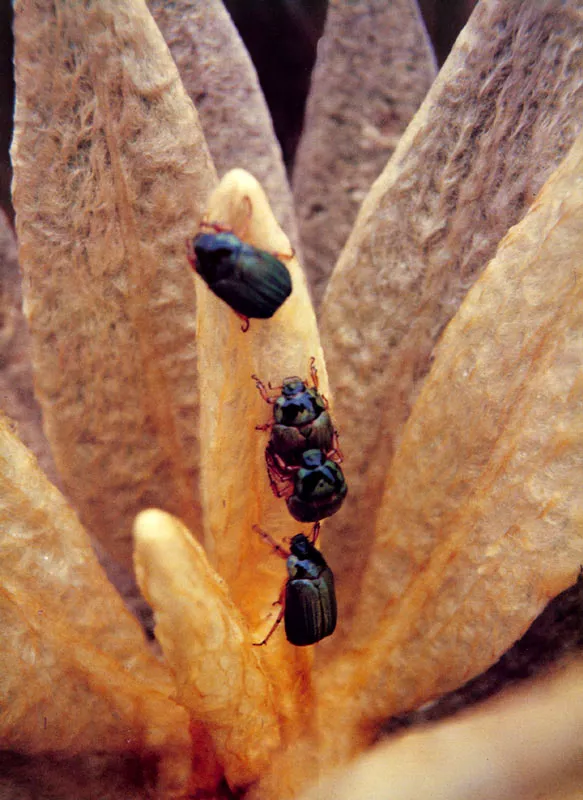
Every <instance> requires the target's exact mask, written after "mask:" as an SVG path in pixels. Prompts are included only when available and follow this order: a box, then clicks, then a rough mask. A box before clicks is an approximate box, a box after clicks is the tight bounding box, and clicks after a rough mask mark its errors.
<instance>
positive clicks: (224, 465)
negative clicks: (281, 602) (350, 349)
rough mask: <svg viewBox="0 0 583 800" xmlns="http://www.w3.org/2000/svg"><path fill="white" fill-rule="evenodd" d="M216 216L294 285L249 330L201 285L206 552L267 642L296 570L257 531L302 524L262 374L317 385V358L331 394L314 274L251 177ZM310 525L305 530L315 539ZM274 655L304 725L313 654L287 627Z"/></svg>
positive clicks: (222, 200) (214, 210)
mask: <svg viewBox="0 0 583 800" xmlns="http://www.w3.org/2000/svg"><path fill="white" fill-rule="evenodd" d="M206 216H207V219H208V220H209V221H210V222H213V223H219V224H221V225H223V226H226V227H228V228H231V229H233V230H234V232H235V233H237V234H238V235H240V236H243V238H244V239H245V241H247V242H249V243H250V244H252V245H254V246H255V247H258V248H261V249H263V250H268V251H271V252H276V253H278V254H279V255H280V256H281V258H282V260H283V262H284V263H285V265H286V266H287V267H288V269H289V270H290V273H291V276H292V283H293V291H292V294H291V295H290V297H289V298H288V299H287V300H286V301H285V302H284V304H283V305H282V306H281V308H280V309H279V310H278V311H276V313H275V315H274V316H273V317H272V318H271V319H267V320H256V319H253V320H251V324H250V327H249V330H248V331H247V332H245V333H244V332H243V331H242V330H241V320H240V319H239V318H238V317H237V316H236V315H235V314H234V313H233V311H232V310H231V309H230V308H229V307H228V306H227V305H226V304H225V303H224V302H223V301H222V300H219V299H218V298H217V297H215V295H214V294H213V293H212V292H211V291H210V290H209V288H208V286H206V284H205V283H204V282H203V281H202V280H201V279H197V304H198V308H199V310H200V323H199V331H198V335H199V342H200V368H201V373H200V377H199V381H200V388H201V394H202V396H203V397H204V405H203V406H202V408H201V454H202V458H203V461H202V463H203V470H202V493H203V501H204V507H205V525H206V529H205V547H206V551H207V553H208V555H209V560H210V562H211V564H212V565H213V566H214V567H215V568H216V570H217V572H218V573H219V574H220V575H221V576H222V577H223V578H225V580H226V581H227V583H228V584H229V588H230V590H231V594H232V596H233V599H234V601H235V603H236V604H237V606H238V607H239V608H240V609H241V611H242V612H243V616H244V617H245V620H246V622H247V624H248V625H249V627H250V629H251V631H252V632H253V634H254V636H255V637H256V639H257V640H258V641H259V640H261V639H262V638H263V636H264V634H265V633H267V630H268V629H269V624H270V617H271V618H273V613H274V611H273V603H274V601H276V600H277V599H278V597H279V594H280V590H281V588H282V585H283V583H284V581H285V579H286V571H285V565H284V562H283V561H282V560H281V559H280V558H278V557H277V555H275V554H274V553H273V552H272V550H271V549H270V547H269V546H268V545H266V544H265V543H264V542H263V541H262V540H261V539H260V537H259V535H258V534H257V532H256V531H255V530H253V526H254V525H259V526H260V527H262V528H263V529H264V530H266V531H267V532H268V533H270V534H271V535H272V536H273V537H274V538H275V539H279V540H282V539H283V538H284V537H286V536H291V535H293V534H295V533H297V532H298V529H300V530H301V528H302V526H301V525H300V524H299V523H297V522H296V521H295V520H294V519H293V518H292V517H291V516H290V514H289V512H288V510H287V507H286V504H285V501H284V500H283V499H281V498H276V497H274V495H273V493H272V491H271V488H270V485H269V480H268V477H267V470H266V467H265V457H264V451H265V447H266V445H267V443H268V440H269V431H258V430H256V428H255V426H256V425H262V424H264V423H266V422H269V421H270V420H271V419H272V418H273V412H272V406H269V405H268V404H267V403H265V401H264V400H263V399H262V398H261V396H260V394H259V392H258V391H257V387H256V385H255V381H254V380H253V378H252V375H253V374H256V375H258V376H259V378H260V379H261V380H262V381H263V382H264V383H265V384H267V383H268V382H271V383H272V384H273V385H274V386H277V385H281V382H282V380H283V379H284V378H285V377H286V376H290V375H299V376H302V377H305V378H308V376H309V368H310V358H311V357H312V356H313V357H314V358H315V359H316V366H317V368H318V370H319V379H320V388H321V391H322V392H323V393H324V394H326V395H327V394H328V381H327V375H326V369H325V365H324V361H323V357H322V349H321V346H320V342H319V338H318V330H317V327H316V319H315V316H314V311H313V308H312V304H311V302H310V297H309V294H308V289H307V286H306V280H305V276H304V274H303V272H302V269H301V267H300V265H299V264H298V262H297V259H296V258H295V256H293V255H292V254H293V251H292V250H291V247H290V244H289V240H288V239H287V237H286V236H285V234H284V233H283V232H282V231H281V229H280V228H279V226H278V225H277V222H276V221H275V218H274V217H273V214H272V213H271V210H270V208H269V205H268V203H267V199H266V197H265V194H264V192H263V190H262V189H261V187H260V186H259V184H258V183H257V181H256V180H255V179H254V178H253V177H252V176H251V175H249V173H247V172H245V171H243V170H233V171H231V172H230V173H228V174H227V175H226V176H225V177H224V178H223V180H222V181H221V183H220V185H219V187H218V188H217V190H216V191H215V193H214V194H213V196H212V198H211V200H210V203H209V207H208V210H207V214H206ZM310 527H311V526H303V529H304V531H305V532H306V533H307V532H308V530H309V528H310ZM323 538H324V540H325V537H323ZM275 613H277V611H275ZM281 628H283V626H281ZM264 650H265V652H264V658H265V661H266V665H267V668H268V669H269V671H270V674H271V677H272V680H273V681H274V683H275V685H277V686H278V687H279V690H278V701H279V702H280V703H282V704H283V706H285V710H284V712H283V713H284V715H286V716H288V717H289V718H290V720H292V719H294V720H296V721H297V719H298V716H300V717H301V716H303V715H304V714H305V713H306V710H307V706H308V705H309V702H308V700H307V698H308V697H309V684H308V672H309V666H310V664H311V654H310V652H309V649H308V648H297V647H292V646H291V645H289V644H288V643H287V642H286V641H285V637H284V634H283V630H280V631H278V632H277V633H276V634H275V635H274V636H273V637H272V639H270V641H269V644H268V645H267V646H266V647H265V648H264Z"/></svg>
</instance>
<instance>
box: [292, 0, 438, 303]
mask: <svg viewBox="0 0 583 800" xmlns="http://www.w3.org/2000/svg"><path fill="white" fill-rule="evenodd" d="M435 72H436V68H435V62H434V58H433V53H432V50H431V45H430V44H429V41H428V38H427V34H426V32H425V28H424V26H423V21H422V19H421V15H420V13H419V9H418V8H417V4H416V2H415V0H392V1H391V2H390V3H387V2H385V0H357V1H356V2H354V1H353V2H350V3H345V2H343V0H339V1H338V2H331V3H330V4H329V7H328V14H327V17H326V27H325V28H324V33H323V35H322V38H321V39H320V41H319V42H318V58H317V61H316V66H315V68H314V73H313V75H312V83H311V87H310V95H309V98H308V103H307V107H306V118H305V123H304V131H303V134H302V138H301V140H300V144H299V146H298V151H297V154H296V159H295V164H294V176H293V188H294V198H295V201H296V208H297V214H298V222H299V224H300V232H301V237H302V252H303V253H304V256H305V262H306V272H307V275H308V279H309V281H310V288H311V290H312V295H313V297H314V302H315V303H316V305H319V303H320V301H321V299H322V296H323V294H324V290H325V289H326V284H327V282H328V278H329V277H330V274H331V272H332V269H333V267H334V264H335V262H336V259H337V258H338V255H339V253H340V250H341V249H342V247H343V246H344V244H345V243H346V240H347V239H348V235H349V233H350V231H351V229H352V225H353V223H354V220H355V218H356V214H357V212H358V209H359V207H360V204H361V203H362V201H363V200H364V198H365V196H366V194H367V192H368V190H369V189H370V187H371V185H372V183H373V181H375V180H376V179H377V177H378V176H379V175H380V173H381V172H382V170H383V169H384V167H385V165H386V163H387V161H388V159H389V157H390V156H391V155H392V153H393V151H394V149H395V147H396V146H397V143H398V141H399V137H400V136H401V134H402V133H403V131H404V130H405V128H406V127H407V125H408V123H409V121H410V120H411V117H412V116H413V114H414V113H415V111H417V109H418V108H419V106H420V104H421V101H422V100H423V98H424V97H425V95H426V94H427V91H428V89H429V87H430V86H431V83H432V81H433V79H434V78H435Z"/></svg>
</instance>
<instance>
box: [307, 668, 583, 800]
mask: <svg viewBox="0 0 583 800" xmlns="http://www.w3.org/2000/svg"><path fill="white" fill-rule="evenodd" d="M582 681H583V665H582V664H581V662H580V661H578V662H575V663H573V664H572V665H570V666H568V667H566V668H563V669H562V670H559V671H558V673H557V674H554V675H553V676H552V677H551V678H548V677H547V678H545V679H544V680H539V681H538V682H537V684H532V683H531V684H530V685H529V686H528V687H525V688H523V689H521V690H519V691H514V692H506V693H505V695H504V696H503V697H500V698H497V699H496V700H494V701H490V702H489V703H487V704H486V705H485V706H483V707H476V708H474V709H472V710H469V711H466V712H464V713H462V714H460V716H459V717H456V718H455V719H451V720H447V721H444V722H441V723H439V724H437V725H435V724H434V725H430V726H427V727H426V728H424V729H420V730H416V731H411V732H410V733H406V734H404V735H402V736H399V737H398V738H397V739H396V740H395V739H391V740H389V741H387V742H385V743H383V744H380V745H378V746H377V747H375V748H374V749H373V750H371V751H369V752H368V753H367V754H366V755H364V756H362V757H361V758H359V759H358V760H357V761H355V762H354V763H353V764H351V765H350V766H349V767H348V769H343V770H342V771H339V772H338V774H337V775H335V776H334V777H332V778H328V779H326V780H322V781H321V782H320V783H319V784H318V786H317V787H314V788H313V789H311V790H310V791H308V792H307V793H306V794H303V795H302V800H316V799H317V800H332V798H333V800H360V799H361V798H362V800H369V798H372V797H374V798H375V800H410V798H431V800H467V798H470V797H471V798H472V800H530V798H533V797H536V798H541V800H553V798H554V799H555V800H571V798H572V800H575V798H580V797H581V785H582V782H583V767H582V762H581V739H582V737H583V706H582V704H581V684H582Z"/></svg>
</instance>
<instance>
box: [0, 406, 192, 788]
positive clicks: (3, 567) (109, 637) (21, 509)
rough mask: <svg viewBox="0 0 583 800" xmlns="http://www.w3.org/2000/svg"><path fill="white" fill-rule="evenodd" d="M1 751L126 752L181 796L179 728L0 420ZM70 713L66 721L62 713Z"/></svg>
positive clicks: (150, 667)
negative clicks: (143, 759) (146, 762)
mask: <svg viewBox="0 0 583 800" xmlns="http://www.w3.org/2000/svg"><path fill="white" fill-rule="evenodd" d="M0 482H1V484H2V503H1V505H0V531H1V532H2V533H1V547H0V575H1V582H0V618H1V624H0V628H1V629H2V656H1V658H0V661H1V669H0V708H2V713H0V742H1V747H2V749H12V750H16V751H20V752H22V753H27V754H39V753H40V754H42V753H51V752H52V753H57V752H58V753H60V754H62V755H63V756H66V757H68V756H73V755H75V754H79V753H86V752H98V751H102V752H129V751H133V752H134V753H135V752H137V753H139V754H141V755H145V754H147V753H149V754H155V755H157V756H158V757H159V758H160V759H161V764H160V773H161V775H160V781H161V784H163V785H167V788H168V790H169V791H170V789H171V787H172V786H174V785H175V787H174V788H177V789H181V790H182V789H184V787H185V785H186V781H187V779H188V774H189V772H190V736H189V733H188V718H187V715H186V712H185V711H184V709H181V708H180V707H178V706H177V705H176V704H175V703H174V702H173V701H172V700H171V699H169V695H170V694H171V693H172V692H173V684H172V682H171V680H170V676H169V674H168V672H167V670H166V669H165V668H163V667H162V665H161V664H159V663H158V662H157V661H156V660H155V659H154V657H153V656H152V655H151V654H150V653H149V651H148V649H147V647H146V645H145V642H144V639H143V635H142V632H141V630H140V628H139V626H138V624H137V622H136V620H135V619H134V618H133V617H132V616H131V615H130V614H129V612H128V611H127V610H126V609H125V607H124V605H123V602H122V600H121V598H120V597H119V596H118V595H117V594H116V592H115V590H114V589H113V587H112V586H111V584H109V583H108V581H107V579H106V577H105V575H104V573H103V571H102V569H101V567H100V566H99V564H98V563H97V560H96V558H95V555H94V553H93V551H92V549H91V545H90V543H89V539H88V537H87V534H86V533H85V531H84V530H83V528H82V527H81V525H80V524H79V522H78V520H77V518H76V516H75V514H74V513H73V511H72V510H71V509H70V508H69V506H68V505H67V504H66V502H65V501H64V499H63V498H62V496H61V495H60V493H59V492H58V491H57V489H55V488H54V487H53V486H51V484H50V483H49V482H48V481H47V479H46V478H45V477H44V476H43V474H42V472H41V471H40V469H39V468H38V465H37V463H36V461H35V459H34V458H33V456H32V455H31V454H30V452H29V451H28V450H27V449H26V448H25V447H24V445H22V444H21V443H20V442H19V441H18V440H17V439H16V437H15V436H14V435H13V434H12V433H11V431H10V430H9V428H8V426H7V424H6V422H5V421H4V420H0ZM73 708H74V710H75V713H71V709H73Z"/></svg>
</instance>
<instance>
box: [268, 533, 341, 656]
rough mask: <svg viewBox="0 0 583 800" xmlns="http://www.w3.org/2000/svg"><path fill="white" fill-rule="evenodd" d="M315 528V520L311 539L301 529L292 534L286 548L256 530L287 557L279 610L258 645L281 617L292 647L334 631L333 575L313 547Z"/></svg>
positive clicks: (305, 643) (304, 644)
mask: <svg viewBox="0 0 583 800" xmlns="http://www.w3.org/2000/svg"><path fill="white" fill-rule="evenodd" d="M256 530H259V529H258V528H256ZM319 530H320V526H319V524H316V525H315V526H314V531H313V533H312V538H311V541H310V539H308V537H307V536H304V534H303V533H298V534H297V535H296V536H293V537H292V540H291V542H290V551H289V552H287V551H286V550H284V548H283V547H281V545H279V544H277V542H274V541H273V539H272V538H271V537H270V536H269V535H268V534H267V533H264V532H263V531H260V530H259V533H260V535H261V536H262V537H263V538H264V539H265V540H266V541H268V542H269V543H270V544H271V546H272V547H273V548H274V550H275V551H276V552H277V553H278V554H279V555H280V556H282V558H286V559H287V572H288V576H289V577H288V580H287V582H286V583H285V586H284V587H283V590H282V592H281V594H280V597H279V600H278V602H279V603H281V611H280V613H279V615H278V617H277V619H276V620H275V623H274V624H273V626H272V628H271V630H270V631H269V633H268V634H267V636H266V637H265V639H263V641H261V642H258V643H257V644H258V645H263V644H266V643H267V641H268V640H269V638H270V637H271V635H272V634H273V632H274V631H275V630H276V628H277V626H278V625H279V623H280V622H281V620H282V618H283V620H284V624H285V635H286V637H287V640H288V642H290V644H293V645H296V647H305V646H306V645H310V644H316V642H319V641H320V640H321V639H324V638H325V637H326V636H330V635H331V634H332V633H334V630H335V628H336V617H337V611H336V594H335V591H334V575H333V574H332V570H331V569H330V567H329V566H328V564H327V563H326V561H325V559H324V556H323V555H322V554H321V553H320V551H319V550H317V549H316V548H315V547H314V543H315V541H316V539H317V538H318V532H319Z"/></svg>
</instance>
